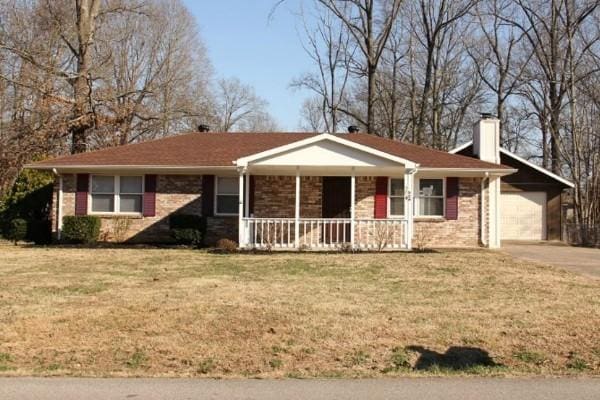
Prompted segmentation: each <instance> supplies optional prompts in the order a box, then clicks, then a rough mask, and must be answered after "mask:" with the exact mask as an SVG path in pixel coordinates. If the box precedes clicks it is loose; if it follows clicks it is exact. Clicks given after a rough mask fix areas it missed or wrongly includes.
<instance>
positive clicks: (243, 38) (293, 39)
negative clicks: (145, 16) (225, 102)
mask: <svg viewBox="0 0 600 400" xmlns="http://www.w3.org/2000/svg"><path fill="white" fill-rule="evenodd" d="M275 1H276V0H195V1H194V0H184V3H185V4H186V5H187V7H188V8H189V10H190V11H191V12H192V14H193V15H194V17H195V18H196V21H197V23H198V26H199V30H200V35H201V37H202V39H203V41H204V44H205V45H206V47H207V49H208V54H209V58H210V61H211V63H212V65H213V68H214V71H215V77H216V78H217V79H219V78H231V77H238V78H239V79H240V80H241V81H242V82H243V83H245V84H249V85H251V86H253V87H254V89H255V90H256V93H257V95H259V96H260V97H262V98H264V99H265V100H267V101H268V102H269V112H270V114H271V115H272V116H273V117H274V118H275V120H276V121H277V123H278V125H279V127H280V128H281V129H282V130H287V131H293V130H298V128H299V123H300V107H301V105H302V102H303V100H304V99H305V98H307V97H309V96H310V94H309V93H308V92H307V91H295V90H294V89H291V88H290V82H291V81H292V79H294V78H296V77H298V76H300V75H301V74H302V73H303V72H308V71H310V70H311V69H312V65H311V62H310V59H309V57H308V56H307V54H306V53H305V51H304V49H303V48H302V42H301V39H300V36H299V34H298V29H297V28H298V27H299V25H298V19H297V17H296V16H295V15H294V13H293V11H294V10H297V3H296V2H295V1H294V0H292V1H291V2H290V3H289V4H288V5H286V4H284V5H282V6H280V7H279V8H278V9H277V10H276V12H275V14H274V16H273V17H272V18H271V19H269V13H270V11H271V9H272V7H273V5H274V4H275Z"/></svg>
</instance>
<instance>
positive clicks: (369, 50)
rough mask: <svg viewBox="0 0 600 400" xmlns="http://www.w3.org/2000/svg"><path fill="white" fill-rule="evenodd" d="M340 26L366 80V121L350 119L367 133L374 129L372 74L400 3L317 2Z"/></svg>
mask: <svg viewBox="0 0 600 400" xmlns="http://www.w3.org/2000/svg"><path fill="white" fill-rule="evenodd" d="M317 2H318V4H320V5H321V6H322V7H324V8H325V9H327V10H328V11H329V12H331V13H332V15H334V16H335V17H336V18H338V19H339V20H340V21H341V22H342V23H343V24H344V27H345V29H346V30H347V31H348V32H349V33H350V35H351V36H352V38H353V39H354V41H355V43H356V45H357V46H358V50H359V51H360V54H361V56H362V60H359V59H358V58H357V57H355V59H354V61H355V64H356V65H357V68H358V70H359V72H360V74H362V75H363V76H364V77H366V81H367V83H366V86H367V89H366V105H367V106H366V111H367V113H366V120H365V119H363V118H361V117H360V116H358V115H356V114H352V115H350V116H351V117H352V118H354V119H356V120H357V121H359V122H361V123H362V124H363V125H364V126H365V127H366V130H367V132H370V133H373V132H374V129H375V100H376V86H375V82H376V79H377V77H376V74H377V69H378V67H379V62H380V60H381V55H382V53H383V51H384V49H385V47H386V45H387V43H388V38H389V36H390V33H391V32H392V29H393V28H394V25H395V23H396V20H397V17H398V13H399V11H400V5H401V4H402V0H387V1H382V2H375V1H374V0H345V1H342V0H317Z"/></svg>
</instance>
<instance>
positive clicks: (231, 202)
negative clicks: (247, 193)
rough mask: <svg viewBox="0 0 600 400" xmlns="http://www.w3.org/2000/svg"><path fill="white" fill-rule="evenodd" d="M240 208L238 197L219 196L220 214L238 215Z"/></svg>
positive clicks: (218, 208) (218, 211) (218, 207)
mask: <svg viewBox="0 0 600 400" xmlns="http://www.w3.org/2000/svg"><path fill="white" fill-rule="evenodd" d="M238 206H239V199H238V196H223V195H219V196H217V213H218V214H237V213H238Z"/></svg>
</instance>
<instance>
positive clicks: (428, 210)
mask: <svg viewBox="0 0 600 400" xmlns="http://www.w3.org/2000/svg"><path fill="white" fill-rule="evenodd" d="M419 213H420V215H438V216H442V215H444V199H441V198H423V197H422V198H420V199H419Z"/></svg>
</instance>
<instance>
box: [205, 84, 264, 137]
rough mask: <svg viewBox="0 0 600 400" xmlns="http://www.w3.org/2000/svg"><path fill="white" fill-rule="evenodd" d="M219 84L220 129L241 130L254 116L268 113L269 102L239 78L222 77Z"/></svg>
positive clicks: (224, 130)
mask: <svg viewBox="0 0 600 400" xmlns="http://www.w3.org/2000/svg"><path fill="white" fill-rule="evenodd" d="M217 86H218V87H217V93H216V113H217V118H218V123H219V130H220V131H222V132H229V131H231V130H241V129H243V126H244V125H245V124H248V123H249V122H250V121H251V119H252V118H255V117H256V116H257V115H263V116H264V115H265V114H267V112H266V107H267V102H266V101H265V100H264V99H262V98H260V97H259V96H257V95H256V93H255V91H254V89H253V88H252V87H251V86H249V85H245V84H243V83H242V82H240V80H239V79H237V78H232V79H221V80H219V82H218V83H217ZM250 126H252V125H251V124H250Z"/></svg>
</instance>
